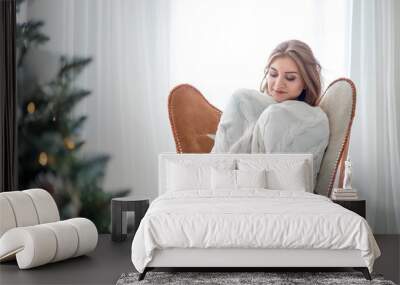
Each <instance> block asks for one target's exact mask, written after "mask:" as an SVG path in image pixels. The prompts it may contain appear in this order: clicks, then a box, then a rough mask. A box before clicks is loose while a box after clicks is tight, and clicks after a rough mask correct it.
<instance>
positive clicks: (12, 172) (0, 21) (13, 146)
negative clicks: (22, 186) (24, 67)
mask: <svg viewBox="0 0 400 285" xmlns="http://www.w3.org/2000/svg"><path fill="white" fill-rule="evenodd" d="M15 32H16V6H15V1H13V0H8V1H0V132H1V138H0V149H1V150H0V151H1V153H0V155H1V157H0V192H2V191H13V190H16V189H17V177H18V174H17V143H16V140H17V124H16V103H17V102H16V101H17V99H16V81H15Z"/></svg>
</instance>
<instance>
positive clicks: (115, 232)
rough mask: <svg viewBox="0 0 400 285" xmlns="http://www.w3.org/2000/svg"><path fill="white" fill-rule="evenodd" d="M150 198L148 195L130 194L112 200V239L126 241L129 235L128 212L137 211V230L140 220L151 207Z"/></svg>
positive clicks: (135, 227) (135, 228)
mask: <svg viewBox="0 0 400 285" xmlns="http://www.w3.org/2000/svg"><path fill="white" fill-rule="evenodd" d="M149 203H150V199H149V197H146V196H129V197H122V198H113V199H112V200H111V223H112V224H111V239H112V240H113V241H124V240H125V239H126V237H127V234H128V233H127V212H134V213H135V226H134V232H136V230H137V228H138V226H139V224H140V221H141V220H142V218H143V217H144V215H145V214H146V211H147V209H148V208H149Z"/></svg>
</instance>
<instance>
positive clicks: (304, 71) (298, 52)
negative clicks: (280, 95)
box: [260, 40, 322, 106]
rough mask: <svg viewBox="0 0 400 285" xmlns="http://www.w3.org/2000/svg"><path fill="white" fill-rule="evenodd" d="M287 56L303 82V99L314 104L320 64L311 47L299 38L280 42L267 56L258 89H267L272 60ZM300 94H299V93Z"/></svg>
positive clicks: (318, 91)
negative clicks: (295, 66)
mask: <svg viewBox="0 0 400 285" xmlns="http://www.w3.org/2000/svg"><path fill="white" fill-rule="evenodd" d="M286 56H287V57H289V58H291V59H292V60H294V62H295V63H296V64H297V67H298V68H299V71H300V76H301V77H302V78H303V80H304V84H305V89H304V91H305V98H304V101H305V102H306V103H308V104H310V105H311V106H315V103H316V101H317V99H318V97H319V96H320V94H321V88H322V87H321V65H320V64H319V62H318V61H317V59H316V58H315V56H314V54H313V52H312V50H311V48H310V47H309V46H308V45H307V44H306V43H304V42H302V41H299V40H289V41H285V42H283V43H280V44H279V45H278V46H277V47H276V48H275V49H274V50H273V51H272V53H271V55H270V56H269V58H268V62H267V66H266V67H265V69H264V77H263V79H262V81H261V84H260V91H261V92H265V91H266V90H268V83H267V80H266V78H267V75H268V71H269V68H270V66H271V64H272V62H273V61H274V60H275V59H276V58H279V57H286ZM299 96H300V94H299Z"/></svg>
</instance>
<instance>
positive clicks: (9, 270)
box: [0, 235, 400, 285]
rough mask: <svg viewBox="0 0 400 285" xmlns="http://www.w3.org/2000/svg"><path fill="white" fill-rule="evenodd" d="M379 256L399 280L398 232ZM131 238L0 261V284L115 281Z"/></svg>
mask: <svg viewBox="0 0 400 285" xmlns="http://www.w3.org/2000/svg"><path fill="white" fill-rule="evenodd" d="M376 240H377V242H378V244H379V247H380V249H381V251H382V256H381V257H380V258H379V259H378V260H377V261H376V262H375V266H374V272H376V273H381V274H383V275H384V276H385V278H386V279H389V280H392V281H394V282H395V283H399V281H400V260H399V259H400V235H377V236H376ZM130 246H131V239H130V240H127V241H125V242H121V243H115V242H112V241H111V238H110V236H109V235H100V237H99V244H98V246H97V248H96V250H95V251H94V252H92V253H91V254H89V255H88V256H81V257H77V258H74V259H70V260H65V261H62V262H58V263H53V264H48V265H45V266H41V267H37V268H34V269H29V270H19V269H18V266H17V264H16V262H8V263H3V264H0V284H1V285H6V284H115V283H116V281H117V280H118V278H119V276H120V275H121V274H122V273H124V272H132V271H134V267H133V265H132V263H131V259H130Z"/></svg>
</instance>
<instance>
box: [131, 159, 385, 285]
mask: <svg viewBox="0 0 400 285" xmlns="http://www.w3.org/2000/svg"><path fill="white" fill-rule="evenodd" d="M313 189H314V181H313V173H312V155H310V154H160V156H159V197H158V198H156V199H155V200H154V201H153V202H152V203H151V205H150V208H149V210H148V211H147V213H146V215H145V217H144V218H143V219H142V221H141V223H140V225H139V228H138V231H137V232H136V234H135V237H134V240H133V243H132V262H133V264H134V266H135V268H136V269H137V270H138V271H139V272H140V273H141V275H140V276H139V279H140V280H141V279H143V278H144V277H145V274H146V272H147V271H148V270H150V269H153V268H157V267H168V268H171V267H180V268H181V267H235V268H241V269H242V270H243V268H245V267H252V268H253V267H263V268H265V267H302V268H304V267H353V268H355V269H359V270H361V271H362V272H363V274H364V276H365V277H366V278H367V279H370V278H371V277H370V274H369V273H370V272H372V268H373V263H374V260H375V259H376V258H377V257H379V255H380V251H379V248H378V246H377V244H376V241H375V239H374V237H373V234H372V232H371V229H370V228H369V226H368V223H367V222H366V220H365V219H364V218H362V217H360V216H359V215H357V214H355V213H353V212H351V211H349V210H347V209H345V208H343V207H341V206H340V205H338V204H335V203H333V202H332V201H331V200H330V199H329V198H327V197H325V196H322V195H318V194H314V193H313Z"/></svg>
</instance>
